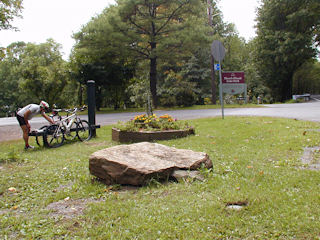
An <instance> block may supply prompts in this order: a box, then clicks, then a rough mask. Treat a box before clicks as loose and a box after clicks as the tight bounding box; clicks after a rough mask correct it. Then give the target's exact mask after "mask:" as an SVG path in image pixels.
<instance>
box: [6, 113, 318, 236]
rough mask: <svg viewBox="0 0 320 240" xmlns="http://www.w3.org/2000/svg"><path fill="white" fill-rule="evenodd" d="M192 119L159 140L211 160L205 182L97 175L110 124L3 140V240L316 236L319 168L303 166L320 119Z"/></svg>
mask: <svg viewBox="0 0 320 240" xmlns="http://www.w3.org/2000/svg"><path fill="white" fill-rule="evenodd" d="M190 122H191V124H192V125H194V126H195V127H196V135H194V136H189V137H187V138H183V139H177V140H170V141H159V142H158V143H161V144H165V145H168V146H174V147H177V148H185V149H192V150H195V151H201V152H206V153H208V154H209V156H210V158H211V159H212V161H213V166H214V169H213V170H205V169H202V170H201V171H202V173H203V175H204V176H205V180H204V181H202V182H200V181H188V180H185V181H181V182H178V183H173V182H169V183H165V184H159V183H157V182H151V183H150V184H149V185H148V186H145V187H141V188H136V189H127V188H123V187H120V186H113V187H109V186H105V185H103V184H101V183H99V182H97V181H94V179H93V177H92V176H90V174H89V170H88V158H89V155H90V154H91V153H93V152H95V151H97V150H99V149H103V148H106V147H111V146H114V145H116V144H117V143H115V142H112V141H111V126H106V127H102V128H101V129H98V130H97V134H98V137H97V138H96V139H93V140H90V141H89V142H87V143H81V142H74V143H70V144H65V145H64V146H62V147H60V148H57V149H45V148H38V149H35V150H32V151H24V150H22V149H23V142H22V141H11V142H6V143H0V229H1V231H0V239H201V240H202V239H320V207H319V205H320V172H319V171H311V170H305V169H304V170H303V169H301V168H300V167H302V166H301V162H300V158H301V156H302V154H303V151H304V148H305V147H312V146H319V145H320V138H319V137H320V132H319V131H318V129H319V128H320V127H319V123H314V122H305V121H297V120H292V119H276V118H262V117H254V118H253V117H226V118H225V119H224V120H222V119H220V118H210V119H200V120H193V121H190ZM232 202H243V203H246V206H244V207H243V208H242V209H241V210H234V209H229V208H227V205H228V203H232Z"/></svg>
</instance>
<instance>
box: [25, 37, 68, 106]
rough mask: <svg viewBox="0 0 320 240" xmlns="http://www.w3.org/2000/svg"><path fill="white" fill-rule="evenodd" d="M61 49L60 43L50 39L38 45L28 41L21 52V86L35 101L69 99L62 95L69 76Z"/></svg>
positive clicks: (51, 101) (50, 101)
mask: <svg viewBox="0 0 320 240" xmlns="http://www.w3.org/2000/svg"><path fill="white" fill-rule="evenodd" d="M60 49H61V46H60V44H58V43H56V42H54V41H53V40H52V39H49V40H47V42H45V43H41V44H38V45H37V44H33V43H28V44H27V45H26V46H25V49H24V51H23V53H22V54H20V58H21V62H20V66H19V71H21V75H22V77H21V80H20V82H19V86H20V87H21V88H22V89H23V91H24V93H25V94H26V95H28V96H29V97H30V98H32V99H33V101H39V100H43V99H45V100H46V101H48V102H49V103H50V104H52V103H61V104H62V103H66V102H67V101H68V99H63V96H62V92H63V89H64V88H65V86H66V84H67V82H68V76H67V71H66V63H65V62H64V60H63V59H62V55H61V53H60Z"/></svg>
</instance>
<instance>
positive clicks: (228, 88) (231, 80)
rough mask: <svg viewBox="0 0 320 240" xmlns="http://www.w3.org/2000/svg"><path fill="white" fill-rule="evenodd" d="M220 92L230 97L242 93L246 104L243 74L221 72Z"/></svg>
mask: <svg viewBox="0 0 320 240" xmlns="http://www.w3.org/2000/svg"><path fill="white" fill-rule="evenodd" d="M222 92H224V93H227V94H232V95H235V94H240V93H244V101H245V103H247V84H245V81H244V72H223V73H222Z"/></svg>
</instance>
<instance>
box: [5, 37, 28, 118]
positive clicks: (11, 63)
mask: <svg viewBox="0 0 320 240" xmlns="http://www.w3.org/2000/svg"><path fill="white" fill-rule="evenodd" d="M25 46H26V44H25V43H24V42H16V43H12V44H10V45H9V46H8V47H7V49H6V51H5V55H4V59H3V60H2V61H0V85H1V88H0V96H1V97H0V109H2V111H3V112H10V111H15V110H16V109H17V108H18V107H19V106H22V105H23V102H24V99H25V96H24V95H23V94H22V91H21V90H20V88H19V81H20V79H21V77H22V76H21V72H20V71H19V66H20V64H21V59H20V55H21V54H22V53H23V52H24V49H25Z"/></svg>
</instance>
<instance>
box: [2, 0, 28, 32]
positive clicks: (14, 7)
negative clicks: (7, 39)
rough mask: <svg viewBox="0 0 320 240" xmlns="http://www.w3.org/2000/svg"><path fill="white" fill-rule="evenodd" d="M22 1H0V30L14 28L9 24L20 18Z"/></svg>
mask: <svg viewBox="0 0 320 240" xmlns="http://www.w3.org/2000/svg"><path fill="white" fill-rule="evenodd" d="M22 8H23V7H22V0H0V30H1V29H12V28H14V27H13V26H12V25H11V24H10V22H11V21H12V20H13V19H14V18H15V17H20V12H21V10H22Z"/></svg>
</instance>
